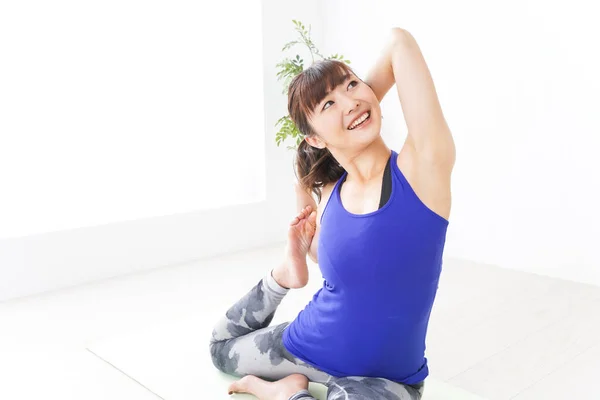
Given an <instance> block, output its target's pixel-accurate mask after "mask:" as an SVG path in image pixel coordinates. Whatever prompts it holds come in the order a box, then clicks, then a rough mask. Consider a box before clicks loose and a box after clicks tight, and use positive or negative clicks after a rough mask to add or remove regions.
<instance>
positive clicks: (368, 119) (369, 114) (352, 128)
mask: <svg viewBox="0 0 600 400" xmlns="http://www.w3.org/2000/svg"><path fill="white" fill-rule="evenodd" d="M366 114H367V118H365V119H364V120H363V121H362V122H361V123H360V124H358V125H355V126H354V127H349V128H348V130H350V131H352V130H354V129H358V128H360V127H361V126H363V125H365V124H366V123H367V122H369V121H370V120H371V111H367V112H366ZM361 118H362V117H361ZM352 124H354V122H353V123H352ZM352 124H350V126H352Z"/></svg>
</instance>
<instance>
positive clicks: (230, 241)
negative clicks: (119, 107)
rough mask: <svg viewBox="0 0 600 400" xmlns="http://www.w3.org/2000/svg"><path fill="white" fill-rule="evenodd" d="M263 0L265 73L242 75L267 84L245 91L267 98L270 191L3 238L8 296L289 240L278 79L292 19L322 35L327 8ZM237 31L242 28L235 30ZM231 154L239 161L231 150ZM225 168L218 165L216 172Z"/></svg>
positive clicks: (288, 181)
mask: <svg viewBox="0 0 600 400" xmlns="http://www.w3.org/2000/svg"><path fill="white" fill-rule="evenodd" d="M234 3H235V2H232V6H234V5H235V4H234ZM256 3H257V7H262V9H260V8H259V9H258V10H257V13H256V15H257V16H258V17H259V18H262V23H263V40H262V47H263V54H262V61H263V70H264V71H263V72H264V73H263V76H258V77H257V76H254V77H252V76H242V75H243V73H244V71H245V70H243V69H240V71H239V73H240V75H239V76H237V77H235V78H239V79H253V78H254V79H262V80H263V83H264V94H263V93H254V94H252V93H250V94H245V95H243V94H239V95H240V96H241V97H243V100H244V101H245V102H247V104H250V103H251V102H256V101H261V102H264V110H265V111H264V121H265V124H264V126H257V127H254V128H249V129H259V130H262V131H263V132H264V136H261V141H262V140H263V139H264V146H265V147H264V148H265V154H266V160H265V164H266V165H265V169H264V171H263V173H264V174H265V177H266V198H265V199H264V200H263V201H258V202H253V203H250V204H240V205H237V206H228V207H222V208H213V209H210V210H198V211H196V212H185V213H178V214H170V215H166V216H157V217H152V218H135V217H132V218H130V219H129V220H127V221H122V222H114V223H109V224H103V225H94V226H91V225H87V226H81V227H78V228H74V229H61V230H56V231H52V232H45V233H40V234H34V235H28V236H22V237H14V238H5V239H2V240H0V301H3V300H7V299H13V298H17V297H21V296H26V295H31V294H35V293H40V292H44V291H48V290H53V289H59V288H64V287H67V286H72V285H77V284H81V283H85V282H89V281H94V280H99V279H105V278H109V277H113V276H118V275H123V274H127V273H132V272H137V271H141V270H147V269H151V268H156V267H161V266H165V265H173V264H177V263H183V262H189V261H192V260H195V259H198V258H202V257H209V256H215V255H218V254H223V253H228V252H232V251H240V250H244V249H249V248H253V247H259V246H265V245H270V244H272V243H275V242H283V241H284V240H285V237H286V236H285V234H286V229H287V226H288V224H289V220H290V216H292V215H293V213H294V212H295V206H296V205H295V198H294V191H293V186H292V185H293V182H294V179H295V178H294V173H293V168H292V165H293V164H292V161H293V154H292V153H291V152H289V151H287V150H286V149H285V147H284V146H282V147H277V146H276V145H275V133H276V130H277V129H276V128H275V126H274V125H275V122H276V121H277V119H279V118H280V117H281V116H283V115H285V114H286V113H287V108H286V100H287V99H286V98H285V96H283V95H282V94H281V89H282V87H281V84H280V82H278V81H277V80H276V67H275V65H276V64H277V62H279V61H280V60H281V59H282V57H283V54H282V53H281V48H282V47H283V45H284V44H285V43H286V42H287V41H289V40H292V39H294V38H295V37H296V35H295V33H294V31H293V24H292V22H291V20H292V19H298V20H301V21H303V22H308V21H312V22H313V23H315V25H317V26H316V27H315V29H313V35H312V36H313V38H315V39H317V40H319V39H320V36H319V35H320V33H319V26H321V25H322V21H321V10H320V8H319V7H318V1H316V0H313V1H306V2H303V3H302V7H299V8H296V6H295V5H292V4H291V3H287V2H277V1H274V0H269V1H263V2H262V3H261V2H258V1H256ZM258 22H259V23H260V21H258ZM242 29H243V27H242ZM232 33H234V34H238V33H236V32H235V31H234V30H233V29H232ZM231 51H235V49H232V50H231ZM198 112H199V113H200V112H201V110H198ZM232 112H233V110H232ZM204 114H205V112H204V111H202V115H204ZM199 115H200V114H199ZM231 123H233V124H234V126H235V128H239V126H240V125H241V124H242V123H243V122H242V121H236V120H235V118H232V119H231V120H227V121H223V127H224V129H225V128H226V129H231V126H230V125H229V124H231ZM3 134H6V133H3ZM237 145H239V144H237ZM231 146H236V143H231ZM217 150H218V151H226V150H227V148H224V149H217ZM217 150H215V151H217ZM225 160H226V161H227V162H236V160H235V159H231V157H229V158H227V157H226V156H225ZM39 167H43V166H39ZM238 170H239V171H240V172H245V171H247V166H245V165H243V163H240V165H238ZM218 171H219V168H217V167H215V168H214V169H213V170H211V171H209V172H210V173H211V174H214V173H218ZM14 173H15V174H17V173H18V171H15V172H14ZM207 179H208V177H207V176H204V177H203V176H202V175H201V174H199V175H198V179H197V184H198V185H200V186H204V191H205V194H206V195H207V196H213V195H214V193H213V192H214V187H213V186H211V185H209V184H208V183H207V182H208V181H207ZM222 179H226V180H228V181H229V182H230V184H231V185H240V184H242V185H243V184H244V182H238V181H236V179H237V180H239V179H240V176H239V175H238V176H236V177H233V179H232V178H231V177H228V176H224V177H223V178H222ZM242 267H243V266H242Z"/></svg>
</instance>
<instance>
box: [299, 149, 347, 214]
mask: <svg viewBox="0 0 600 400" xmlns="http://www.w3.org/2000/svg"><path fill="white" fill-rule="evenodd" d="M344 171H345V170H344V168H342V166H341V165H340V164H339V163H338V162H337V161H336V159H335V158H333V155H332V154H331V153H330V152H329V149H327V148H324V149H319V148H316V147H312V146H311V145H310V144H308V143H307V142H306V140H303V141H302V142H300V145H299V146H298V151H297V153H296V178H298V182H299V183H300V185H301V186H302V188H303V189H305V190H307V191H308V190H310V191H311V192H313V193H315V194H316V195H317V199H318V201H317V203H320V202H321V195H322V191H321V189H322V188H323V187H324V186H325V185H327V184H329V183H331V182H336V181H337V180H338V179H340V177H341V176H342V174H343V173H344Z"/></svg>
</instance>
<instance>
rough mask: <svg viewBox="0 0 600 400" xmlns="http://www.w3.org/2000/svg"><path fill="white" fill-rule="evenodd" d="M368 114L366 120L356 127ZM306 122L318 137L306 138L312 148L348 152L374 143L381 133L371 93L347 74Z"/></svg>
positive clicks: (378, 107) (374, 98)
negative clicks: (344, 150) (349, 149)
mask: <svg viewBox="0 0 600 400" xmlns="http://www.w3.org/2000/svg"><path fill="white" fill-rule="evenodd" d="M365 113H367V114H366V115H368V116H369V117H368V119H366V120H365V121H363V122H362V123H361V124H360V125H358V126H355V125H356V124H354V121H357V122H358V121H360V120H361V119H362V118H364V117H365ZM309 121H310V123H311V125H312V127H313V129H314V130H315V131H316V133H317V135H318V136H317V137H307V138H306V141H307V142H308V143H309V144H310V145H311V146H313V147H318V148H324V147H327V148H329V150H330V151H331V150H332V149H348V148H356V147H362V146H365V145H368V144H370V143H371V142H372V141H373V140H375V139H376V138H377V137H378V136H379V134H380V131H381V108H380V105H379V101H378V100H377V97H376V96H375V93H373V90H372V89H371V88H370V87H369V85H367V84H366V83H364V82H363V81H361V80H360V79H359V78H358V77H357V76H356V75H354V74H350V76H349V77H348V78H347V79H346V81H345V82H344V83H342V84H340V85H338V86H337V87H336V88H335V89H334V90H333V91H331V92H330V93H329V94H328V95H327V96H325V98H324V99H323V100H322V101H321V102H320V103H319V104H317V106H316V107H315V109H314V110H313V112H312V114H311V115H309Z"/></svg>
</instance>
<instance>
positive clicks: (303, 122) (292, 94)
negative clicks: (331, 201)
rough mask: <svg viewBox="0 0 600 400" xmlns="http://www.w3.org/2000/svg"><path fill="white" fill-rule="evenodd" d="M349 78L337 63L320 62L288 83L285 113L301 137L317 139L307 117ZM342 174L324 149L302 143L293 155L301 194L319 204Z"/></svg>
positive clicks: (331, 156)
mask: <svg viewBox="0 0 600 400" xmlns="http://www.w3.org/2000/svg"><path fill="white" fill-rule="evenodd" d="M350 74H354V71H353V70H352V69H351V68H350V67H348V66H347V65H346V64H345V63H343V62H341V61H337V60H321V61H317V62H315V63H314V64H313V65H311V66H310V67H309V68H307V69H305V70H304V71H302V72H301V73H300V74H298V75H297V76H295V77H294V79H292V81H291V82H290V86H289V89H288V112H289V115H290V118H291V119H292V121H293V122H294V124H295V125H296V127H297V128H298V130H299V131H300V133H302V134H303V135H304V136H305V137H312V136H317V132H315V130H314V129H313V127H312V126H311V124H310V122H309V118H308V117H309V115H310V114H311V113H312V112H313V111H314V108H315V107H316V106H317V105H318V104H319V103H320V102H321V101H322V100H323V99H324V98H325V96H327V94H328V93H329V92H330V91H332V90H334V89H335V87H336V86H337V85H339V84H341V83H344V81H345V80H346V78H348V77H349V75H350ZM354 75H356V74H354ZM344 171H345V170H344V168H343V167H342V166H341V165H340V164H339V163H338V162H337V161H336V159H335V158H333V155H332V154H331V153H330V152H329V150H328V149H327V148H324V149H319V148H315V147H312V146H311V145H310V144H308V143H307V142H306V140H302V142H300V145H299V146H298V151H297V153H296V177H297V178H298V181H299V183H300V185H301V186H302V187H303V188H304V189H305V190H311V191H312V192H314V193H315V194H316V195H317V198H318V201H319V202H320V201H321V188H323V187H324V186H325V185H327V184H328V183H331V182H335V181H337V180H338V179H339V178H340V177H341V176H342V174H343V173H344Z"/></svg>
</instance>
